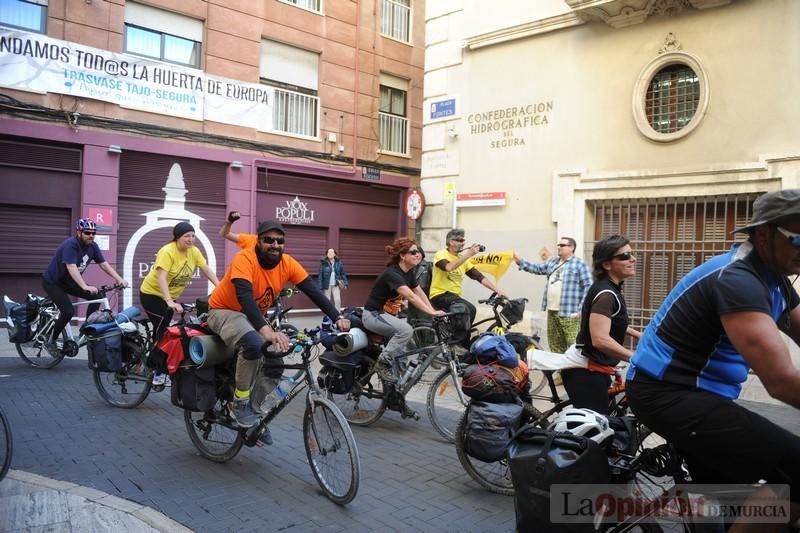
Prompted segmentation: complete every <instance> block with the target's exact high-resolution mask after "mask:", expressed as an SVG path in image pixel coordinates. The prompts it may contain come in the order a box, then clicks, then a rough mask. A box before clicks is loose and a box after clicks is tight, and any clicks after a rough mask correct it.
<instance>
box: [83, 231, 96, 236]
mask: <svg viewBox="0 0 800 533" xmlns="http://www.w3.org/2000/svg"><path fill="white" fill-rule="evenodd" d="M81 233H83V234H84V235H88V236H89V237H94V236H95V235H97V232H96V231H82V232H81Z"/></svg>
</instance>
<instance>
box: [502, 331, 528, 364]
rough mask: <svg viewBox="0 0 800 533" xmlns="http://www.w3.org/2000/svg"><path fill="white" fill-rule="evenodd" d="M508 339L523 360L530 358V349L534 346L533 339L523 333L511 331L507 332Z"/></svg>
mask: <svg viewBox="0 0 800 533" xmlns="http://www.w3.org/2000/svg"><path fill="white" fill-rule="evenodd" d="M505 337H506V340H507V341H508V342H510V343H511V346H513V347H514V351H515V352H517V356H518V357H519V358H520V359H521V360H523V361H527V359H528V349H529V348H532V347H533V339H532V338H531V337H529V336H527V335H525V334H523V333H517V332H511V333H506V335H505Z"/></svg>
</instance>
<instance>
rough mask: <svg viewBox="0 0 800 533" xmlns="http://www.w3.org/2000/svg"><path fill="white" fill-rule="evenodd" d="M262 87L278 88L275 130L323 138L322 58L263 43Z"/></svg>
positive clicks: (290, 47)
mask: <svg viewBox="0 0 800 533" xmlns="http://www.w3.org/2000/svg"><path fill="white" fill-rule="evenodd" d="M260 70H261V72H260V75H261V83H263V84H265V85H269V86H271V87H274V88H275V98H274V102H273V111H272V128H271V129H272V130H273V131H278V132H284V133H290V134H293V135H300V136H303V137H314V138H316V137H319V97H318V96H317V90H318V88H319V54H317V53H316V52H310V51H308V50H303V49H302V48H297V47H296V46H290V45H288V44H283V43H279V42H277V41H269V40H266V39H265V40H262V41H261V69H260Z"/></svg>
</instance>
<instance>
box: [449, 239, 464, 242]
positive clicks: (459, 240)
mask: <svg viewBox="0 0 800 533" xmlns="http://www.w3.org/2000/svg"><path fill="white" fill-rule="evenodd" d="M450 240H451V241H456V242H464V241H466V240H467V239H450Z"/></svg>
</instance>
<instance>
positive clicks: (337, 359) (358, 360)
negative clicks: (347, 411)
mask: <svg viewBox="0 0 800 533" xmlns="http://www.w3.org/2000/svg"><path fill="white" fill-rule="evenodd" d="M363 361H364V353H363V352H362V351H360V350H358V351H355V352H353V353H350V354H348V355H346V356H344V357H341V356H339V355H337V354H336V353H335V352H333V351H330V350H329V351H326V352H324V353H323V354H322V355H321V356H320V357H319V362H320V363H321V364H322V368H321V369H320V371H319V374H318V375H317V383H318V384H319V386H320V387H322V388H323V389H325V390H328V391H330V392H332V393H333V394H347V393H348V392H350V390H351V389H352V388H353V383H354V382H355V374H356V369H357V368H358V366H359V365H360V364H362V362H363Z"/></svg>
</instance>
